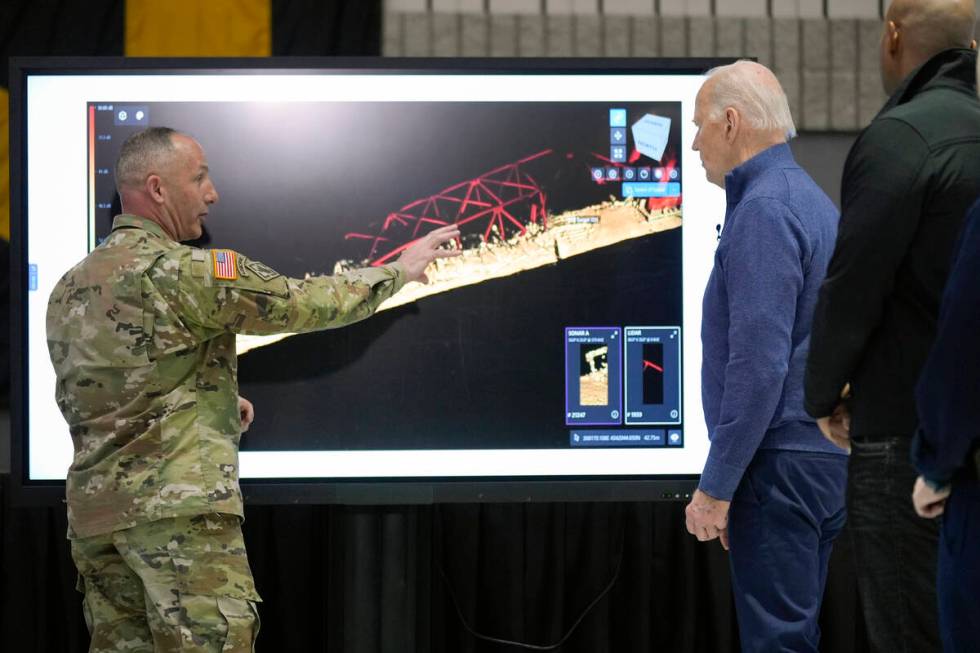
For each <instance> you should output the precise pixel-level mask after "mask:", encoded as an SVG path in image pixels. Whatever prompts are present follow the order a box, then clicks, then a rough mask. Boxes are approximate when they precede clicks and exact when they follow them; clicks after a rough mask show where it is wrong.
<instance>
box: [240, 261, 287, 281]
mask: <svg viewBox="0 0 980 653" xmlns="http://www.w3.org/2000/svg"><path fill="white" fill-rule="evenodd" d="M245 267H247V268H248V269H249V270H251V271H252V272H254V273H255V274H256V275H257V276H258V277H259V278H260V279H262V281H269V280H270V279H275V278H276V277H279V276H282V275H281V274H279V273H278V272H276V271H275V270H273V269H272V268H270V267H269V266H268V265H266V264H265V263H259V262H258V261H249V262H248V263H246V264H245Z"/></svg>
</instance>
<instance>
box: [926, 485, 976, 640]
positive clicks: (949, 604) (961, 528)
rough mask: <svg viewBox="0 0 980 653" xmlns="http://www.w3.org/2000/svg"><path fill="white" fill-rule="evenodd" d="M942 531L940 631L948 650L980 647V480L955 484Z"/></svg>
mask: <svg viewBox="0 0 980 653" xmlns="http://www.w3.org/2000/svg"><path fill="white" fill-rule="evenodd" d="M942 520H943V523H942V527H941V528H940V531H939V565H938V574H937V581H938V582H937V590H938V592H937V593H938V594H939V632H940V636H941V637H942V640H943V651H944V652H945V653H976V651H978V650H980V483H978V482H977V481H962V482H957V483H954V484H953V492H952V493H951V494H950V495H949V499H947V501H946V510H945V512H944V513H943V517H942Z"/></svg>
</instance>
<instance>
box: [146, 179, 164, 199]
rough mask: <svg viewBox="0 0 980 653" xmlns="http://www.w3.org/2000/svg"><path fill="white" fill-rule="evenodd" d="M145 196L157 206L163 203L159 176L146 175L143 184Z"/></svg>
mask: <svg viewBox="0 0 980 653" xmlns="http://www.w3.org/2000/svg"><path fill="white" fill-rule="evenodd" d="M144 187H145V188H146V192H147V194H148V195H149V196H150V198H151V199H152V200H153V201H154V202H157V203H158V204H162V203H163V184H162V183H161V179H160V175H148V176H147V178H146V182H145V183H144Z"/></svg>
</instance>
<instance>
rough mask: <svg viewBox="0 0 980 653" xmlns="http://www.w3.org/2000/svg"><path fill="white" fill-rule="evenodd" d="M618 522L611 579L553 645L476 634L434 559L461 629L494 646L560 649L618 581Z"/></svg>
mask: <svg viewBox="0 0 980 653" xmlns="http://www.w3.org/2000/svg"><path fill="white" fill-rule="evenodd" d="M436 511H437V522H438V524H439V532H438V535H439V536H440V537H439V549H440V552H441V550H442V537H441V536H442V530H443V529H442V511H441V510H439V508H438V506H437V507H436ZM620 521H621V523H622V526H621V528H620V534H619V559H618V560H617V562H616V570H615V571H614V572H613V575H612V578H611V579H610V580H609V583H608V584H607V585H606V587H605V588H604V589H603V590H602V591H601V592H599V595H598V596H596V597H595V598H594V599H592V602H591V603H589V605H587V606H586V607H585V609H584V610H583V611H582V614H580V615H579V617H578V619H576V620H575V623H573V624H572V626H571V627H570V628H569V629H568V631H567V632H566V633H565V634H564V635H563V636H562V637H561V639H559V640H558V641H557V642H556V643H554V644H528V643H527V642H518V641H514V640H509V639H501V638H499V637H491V636H489V635H483V634H481V633H478V632H476V630H474V629H473V627H472V626H470V624H469V623H468V622H467V621H466V617H464V616H463V611H462V609H460V607H459V601H457V600H456V593H455V592H453V587H452V584H451V583H450V582H449V577H448V576H447V575H446V572H445V570H444V569H443V568H442V559H441V558H442V556H437V557H436V569H438V571H439V575H440V576H441V577H442V582H443V584H445V586H446V592H447V593H448V594H449V598H450V599H451V600H452V602H453V607H454V608H455V609H456V615H457V616H458V617H459V621H460V623H462V624H463V627H464V628H465V629H466V630H467V631H468V632H469V633H470V635H472V636H473V637H476V638H477V639H482V640H483V641H485V642H493V643H494V644H503V645H505V646H518V647H520V648H526V649H528V650H531V651H553V650H555V649H556V648H558V647H560V646H561V645H562V644H564V643H565V642H566V641H568V638H569V637H571V636H572V633H574V632H575V629H576V628H578V627H579V624H581V623H582V620H584V619H585V617H586V616H588V614H589V612H591V611H592V608H594V607H595V606H596V605H597V604H598V603H599V601H601V600H602V599H603V598H605V596H606V594H608V593H609V592H610V590H612V588H613V586H614V585H615V584H616V581H617V580H619V570H620V569H621V568H622V566H623V556H624V552H625V550H626V520H625V518H622V517H621V518H620Z"/></svg>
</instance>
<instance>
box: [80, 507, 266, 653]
mask: <svg viewBox="0 0 980 653" xmlns="http://www.w3.org/2000/svg"><path fill="white" fill-rule="evenodd" d="M71 552H72V558H74V560H75V566H76V567H77V568H78V572H79V584H78V589H79V590H81V591H82V592H84V594H85V598H84V601H83V611H84V613H85V622H86V624H87V625H88V629H89V633H90V634H91V636H92V644H91V648H90V649H89V651H90V652H100V653H101V652H102V651H139V652H142V651H156V652H158V653H161V652H162V653H170V652H171V651H194V652H201V653H203V652H205V651H207V652H209V653H210V652H211V651H234V652H235V653H244V652H247V651H254V650H255V637H256V635H257V634H258V631H259V615H258V611H257V609H256V602H257V601H260V600H261V599H260V598H259V595H258V594H257V593H256V591H255V584H254V581H253V580H252V572H251V569H250V568H249V566H248V558H247V557H246V555H245V542H244V540H243V538H242V529H241V523H240V520H239V518H238V517H236V516H234V515H224V514H209V515H197V516H193V517H177V518H172V519H161V520H159V521H153V522H149V523H146V524H140V525H138V526H134V527H132V528H128V529H125V530H121V531H115V532H112V533H107V534H105V535H98V536H94V537H87V538H82V539H76V540H72V542H71Z"/></svg>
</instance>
